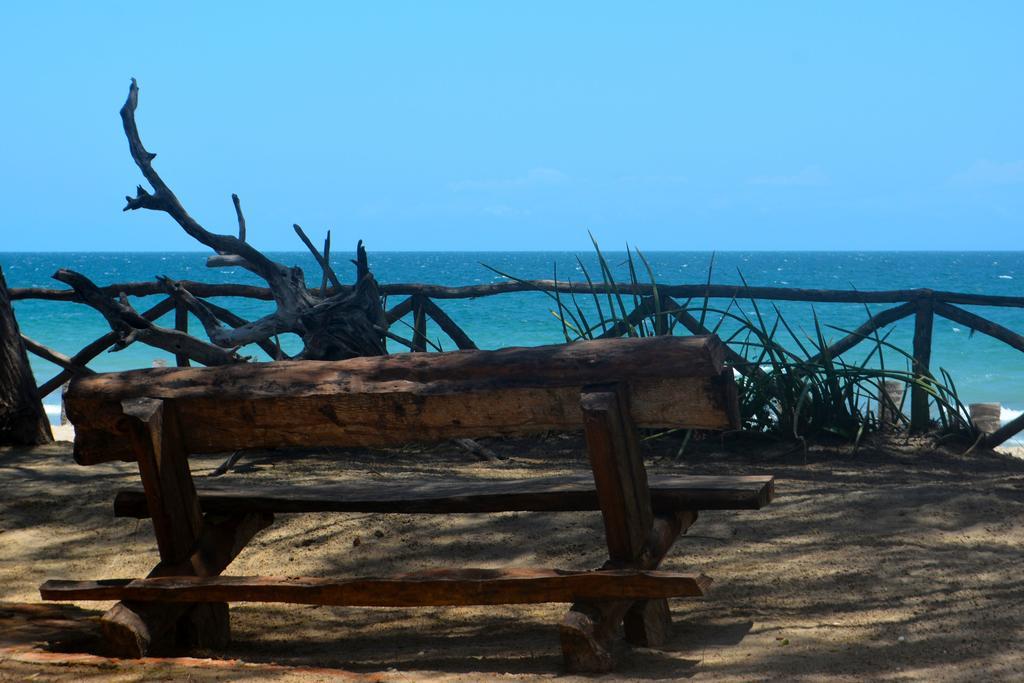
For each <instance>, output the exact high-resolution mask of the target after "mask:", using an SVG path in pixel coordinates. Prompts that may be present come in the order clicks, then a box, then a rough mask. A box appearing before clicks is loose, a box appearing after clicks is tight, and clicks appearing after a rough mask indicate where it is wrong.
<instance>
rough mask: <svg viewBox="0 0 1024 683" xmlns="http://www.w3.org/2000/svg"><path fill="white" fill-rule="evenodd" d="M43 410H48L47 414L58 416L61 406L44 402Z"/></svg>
mask: <svg viewBox="0 0 1024 683" xmlns="http://www.w3.org/2000/svg"><path fill="white" fill-rule="evenodd" d="M43 410H45V411H46V414H47V415H56V416H57V417H60V406H59V405H57V406H55V405H51V404H49V403H44V404H43Z"/></svg>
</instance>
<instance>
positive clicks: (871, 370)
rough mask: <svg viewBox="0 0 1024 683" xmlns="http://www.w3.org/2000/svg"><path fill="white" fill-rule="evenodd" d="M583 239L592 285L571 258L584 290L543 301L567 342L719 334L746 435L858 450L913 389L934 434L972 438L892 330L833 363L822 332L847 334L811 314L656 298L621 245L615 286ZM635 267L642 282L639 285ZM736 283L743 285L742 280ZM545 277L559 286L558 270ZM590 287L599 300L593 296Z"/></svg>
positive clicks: (899, 411) (638, 260)
mask: <svg viewBox="0 0 1024 683" xmlns="http://www.w3.org/2000/svg"><path fill="white" fill-rule="evenodd" d="M591 240H593V243H594V251H595V253H596V257H597V262H598V266H599V270H600V272H599V274H598V277H597V278H596V279H595V278H593V277H592V276H591V273H590V271H589V270H588V269H587V267H586V266H585V265H584V263H583V261H582V260H581V259H580V258H579V257H577V264H578V265H579V269H580V272H581V273H582V274H583V277H584V279H585V281H586V284H587V288H586V290H585V291H576V290H575V289H574V288H573V287H572V286H571V283H567V287H568V289H569V295H568V296H565V295H563V294H562V293H560V292H558V291H555V292H545V293H546V294H547V295H548V296H549V297H550V298H551V300H552V303H553V305H554V308H553V309H552V314H553V315H554V317H555V318H557V320H558V321H559V323H560V325H561V328H562V334H563V336H564V338H565V341H566V342H571V341H576V340H580V339H600V338H607V337H622V336H626V337H648V336H653V335H671V334H718V335H719V336H720V337H721V338H722V340H723V341H724V342H725V343H726V345H727V346H728V348H729V349H730V352H729V354H728V355H729V359H728V364H729V365H730V366H731V367H732V368H733V370H734V371H735V374H736V378H737V384H738V388H739V396H740V414H741V419H742V426H743V429H744V430H747V431H752V432H759V433H764V434H769V435H773V436H776V437H780V438H785V439H797V440H803V439H805V438H807V437H813V436H818V435H824V434H832V435H836V436H839V437H842V438H845V439H849V440H851V441H853V442H854V443H857V442H859V441H860V439H861V437H862V436H863V435H864V434H865V433H868V432H871V431H875V430H877V429H879V428H880V427H882V426H883V425H882V420H881V417H880V416H881V414H882V413H883V412H884V413H885V414H887V415H891V416H894V419H895V421H896V422H897V423H898V424H902V425H907V424H908V422H909V420H908V419H907V417H906V416H905V415H904V412H903V405H902V403H905V402H907V401H908V399H906V397H907V396H908V395H909V394H910V390H911V388H912V387H919V388H921V389H923V390H924V391H925V392H926V393H927V394H928V396H929V401H930V407H931V411H932V415H933V416H935V417H936V418H937V420H936V425H935V426H938V427H939V428H940V429H941V430H942V431H944V432H955V433H960V434H963V435H964V436H967V437H974V436H976V431H975V428H974V427H973V425H972V424H971V420H970V417H969V412H968V410H967V407H966V406H965V405H964V403H963V402H962V401H961V400H960V398H959V396H958V395H957V391H956V386H955V384H954V383H953V379H952V377H950V376H949V373H947V372H946V371H945V370H944V369H942V370H940V375H939V377H935V376H932V375H921V374H917V373H914V372H912V371H911V368H912V367H913V358H912V356H911V354H909V353H907V352H906V351H905V350H903V349H901V348H899V347H897V346H895V345H893V344H892V343H891V342H889V340H888V337H889V335H890V334H891V332H892V329H891V327H890V329H889V330H888V331H887V332H886V333H884V334H881V333H880V332H879V331H878V330H876V331H874V332H873V333H871V334H869V335H865V339H864V340H863V341H862V342H861V344H866V345H868V347H869V348H868V353H867V354H866V356H865V357H863V358H862V360H860V361H859V362H856V363H853V362H847V361H845V360H844V359H843V358H842V357H840V356H835V357H833V355H832V353H831V352H830V348H829V347H830V345H829V342H828V340H827V338H826V330H831V331H836V332H840V333H842V334H843V335H844V336H845V335H849V334H852V332H850V331H849V330H845V329H842V328H839V327H835V326H830V325H824V324H823V323H822V322H821V321H820V320H819V318H818V315H817V312H816V311H813V309H812V311H813V328H812V329H811V330H810V331H809V332H808V331H806V330H802V329H801V330H797V329H795V328H794V327H793V326H792V325H790V323H789V321H787V320H786V318H785V316H783V314H782V312H781V311H780V310H779V308H778V307H777V306H775V305H774V303H773V304H772V306H771V308H772V311H771V313H770V314H766V313H765V312H763V311H762V310H761V306H759V304H758V302H757V300H755V299H751V300H750V304H751V307H752V315H749V314H748V313H746V312H744V311H743V310H742V308H741V307H740V306H739V305H737V300H736V299H735V298H734V299H732V300H730V301H729V302H728V303H727V305H725V306H724V307H715V306H713V305H712V301H711V298H710V297H709V296H707V295H705V296H704V297H702V298H700V299H699V300H698V301H696V302H694V301H693V300H692V299H687V300H686V301H684V302H677V301H674V300H673V299H671V298H670V297H667V296H664V295H663V294H662V292H661V291H659V285H658V282H657V279H656V277H655V274H654V270H653V269H652V268H651V265H650V263H649V262H648V261H647V259H646V258H645V257H644V255H643V254H642V253H641V252H640V250H639V249H635V248H634V249H630V247H629V246H628V245H627V247H626V260H625V262H624V264H623V265H625V266H626V267H627V270H628V274H629V280H628V282H624V283H620V282H617V281H616V280H615V278H614V276H613V269H612V267H611V265H610V264H609V262H608V260H607V258H606V257H605V255H604V253H603V252H602V251H601V248H600V246H599V245H598V243H597V241H596V240H594V239H593V236H591ZM638 264H639V265H640V266H642V268H643V271H644V273H645V274H646V280H641V277H640V275H639V274H638V270H639V269H638V268H637V265H638ZM713 268H714V255H712V257H711V263H710V264H709V267H708V277H707V285H709V286H710V284H711V275H712V271H713ZM491 270H493V271H494V272H496V273H498V274H499V275H502V276H503V277H506V278H509V279H511V280H515V281H518V282H526V281H525V280H522V279H520V278H517V277H515V276H512V275H509V274H507V273H503V272H501V271H498V270H495V269H493V268H491ZM740 278H741V280H742V281H743V284H744V285H746V284H747V283H746V280H745V279H743V275H742V273H741V274H740ZM554 279H555V281H556V282H557V281H558V273H557V271H556V272H555V274H554ZM595 285H597V287H599V288H601V289H602V290H603V293H598V292H597V291H596V290H595ZM641 285H644V286H643V287H641ZM647 285H649V290H650V293H649V294H648V293H646V292H645V293H643V294H641V291H642V290H646V289H648V287H647ZM865 309H866V310H867V307H866V306H865ZM870 315H871V313H870V310H868V316H869V317H870ZM783 341H785V344H786V346H784V345H783ZM787 346H789V347H791V348H787ZM886 354H888V357H889V360H890V361H891V360H892V359H893V357H895V358H896V362H895V363H893V362H889V363H887V362H886V360H887V359H886ZM886 381H897V382H902V383H904V384H905V385H906V390H905V391H904V401H902V402H901V405H896V404H894V403H893V401H892V399H890V398H889V396H888V394H887V393H886V392H885V391H884V390H883V389H884V387H883V384H884V383H885V382H886ZM883 405H884V408H885V410H883V409H882V408H883Z"/></svg>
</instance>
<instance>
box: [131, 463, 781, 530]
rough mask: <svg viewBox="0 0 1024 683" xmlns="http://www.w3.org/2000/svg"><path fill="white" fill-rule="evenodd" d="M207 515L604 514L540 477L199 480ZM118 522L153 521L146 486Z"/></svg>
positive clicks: (762, 490)
mask: <svg viewBox="0 0 1024 683" xmlns="http://www.w3.org/2000/svg"><path fill="white" fill-rule="evenodd" d="M197 488H198V490H199V502H200V505H201V506H202V509H203V511H204V512H207V513H213V514H237V513H242V512H271V513H308V512H382V513H424V514H442V513H453V512H466V513H471V512H514V511H518V512H572V511H587V510H599V509H600V506H599V504H598V499H597V491H596V489H595V486H594V478H593V475H591V474H589V473H586V474H579V475H567V476H559V477H538V478H536V479H526V480H519V479H516V480H488V481H480V482H459V483H452V482H440V481H423V480H420V481H404V482H395V483H393V484H390V483H389V484H382V483H376V482H375V483H373V484H360V485H358V486H352V485H342V484H332V485H318V486H280V485H264V484H260V483H256V482H252V481H251V480H246V481H245V482H244V486H232V485H230V484H221V483H219V482H218V483H206V482H197ZM649 488H650V492H651V504H652V507H653V508H654V511H655V512H674V511H677V510H757V509H760V508H762V507H764V506H765V505H767V504H768V503H769V502H771V499H772V497H773V495H774V478H773V477H770V476H683V475H679V476H676V475H671V476H666V475H652V476H651V477H650V482H649ZM114 514H115V515H116V516H118V517H133V518H138V519H142V518H145V517H148V516H149V511H148V508H147V506H146V497H145V495H144V494H143V492H142V490H141V489H129V490H124V491H120V492H119V493H118V494H117V498H116V499H115V501H114Z"/></svg>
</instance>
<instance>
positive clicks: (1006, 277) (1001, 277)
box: [999, 275, 1013, 280]
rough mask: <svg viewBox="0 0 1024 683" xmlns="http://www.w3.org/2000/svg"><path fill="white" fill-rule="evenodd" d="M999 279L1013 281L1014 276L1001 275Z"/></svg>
mask: <svg viewBox="0 0 1024 683" xmlns="http://www.w3.org/2000/svg"><path fill="white" fill-rule="evenodd" d="M999 279H1000V280H1012V279H1013V276H1012V275H1000V276H999Z"/></svg>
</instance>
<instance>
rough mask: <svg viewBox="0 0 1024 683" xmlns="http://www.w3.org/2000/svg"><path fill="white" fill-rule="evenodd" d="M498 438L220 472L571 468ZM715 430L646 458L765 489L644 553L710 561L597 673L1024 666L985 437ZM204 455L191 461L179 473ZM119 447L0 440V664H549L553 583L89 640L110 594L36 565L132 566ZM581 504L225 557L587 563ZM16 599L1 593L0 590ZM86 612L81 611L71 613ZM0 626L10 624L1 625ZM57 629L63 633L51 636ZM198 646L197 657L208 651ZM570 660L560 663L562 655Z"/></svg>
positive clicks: (73, 671) (402, 673) (112, 572)
mask: <svg viewBox="0 0 1024 683" xmlns="http://www.w3.org/2000/svg"><path fill="white" fill-rule="evenodd" d="M486 443H487V444H488V445H489V446H490V447H492V448H494V449H495V450H497V451H499V452H502V453H505V454H508V455H510V456H512V459H511V460H510V461H508V462H503V463H499V464H490V463H478V462H474V461H472V460H471V458H470V456H468V455H466V454H465V453H462V452H460V451H458V450H457V449H456V448H454V447H447V446H445V447H439V448H435V449H431V450H427V451H419V450H397V451H390V452H387V453H379V452H378V453H361V452H349V451H344V452H334V453H329V454H318V455H312V456H309V457H306V458H301V459H300V458H296V457H292V456H280V455H279V456H276V457H269V456H248V457H246V458H243V459H242V461H241V463H240V465H239V467H238V468H237V470H236V471H234V472H232V473H230V474H228V475H226V480H229V481H231V480H233V481H238V482H244V481H247V480H257V479H258V480H272V481H278V482H280V481H289V482H294V483H295V484H300V483H304V482H312V481H316V480H323V479H330V480H334V481H343V480H350V481H378V480H384V479H388V478H391V479H398V480H401V479H402V478H407V477H424V476H427V477H435V478H437V479H444V480H452V479H467V480H468V479H476V478H483V477H503V478H505V477H519V476H528V475H550V474H557V473H564V472H569V471H580V470H585V469H586V461H585V456H584V455H583V451H582V447H581V446H582V445H581V443H580V440H579V438H578V437H576V436H569V435H552V436H551V437H549V438H547V439H546V440H543V441H542V442H540V443H538V442H525V441H516V440H488V441H487V442H486ZM727 446H728V447H723V446H721V445H720V444H719V442H718V441H717V440H714V441H708V442H704V443H701V444H697V447H698V448H697V450H696V451H694V452H692V453H691V454H688V455H687V456H686V457H685V459H684V462H683V463H681V464H672V463H670V462H668V459H667V458H666V457H664V456H665V454H666V453H668V452H671V451H672V450H673V448H674V445H673V444H668V443H665V444H662V445H659V446H657V447H656V448H658V449H662V450H656V451H655V453H653V454H652V458H653V462H652V465H651V469H652V470H653V471H675V472H679V471H685V472H690V473H709V474H715V473H746V474H759V473H774V474H775V475H776V476H777V499H776V501H775V502H774V503H773V504H772V505H770V506H769V507H767V508H765V509H764V510H760V511H739V512H707V513H703V514H702V515H701V519H700V520H698V522H697V524H696V525H694V527H693V528H692V529H691V530H690V533H689V534H688V535H687V536H685V537H683V538H682V539H680V541H679V542H678V543H677V545H676V547H675V548H674V551H673V552H672V553H671V554H670V556H669V558H668V560H667V561H666V562H665V564H664V565H663V568H665V569H670V570H679V571H701V572H704V573H706V574H708V575H709V576H711V577H713V578H714V579H715V584H714V586H713V587H712V590H711V593H710V594H709V595H708V596H707V597H706V598H703V599H681V600H673V601H671V605H672V611H673V618H674V621H675V632H674V635H673V637H672V639H671V641H670V642H669V643H668V645H667V646H666V647H665V648H664V649H661V650H649V649H633V650H630V649H627V648H622V651H621V652H620V663H619V666H618V669H617V672H616V674H614V675H613V676H612V677H611V678H612V679H615V680H620V679H621V680H633V679H643V680H677V679H681V678H687V679H692V680H695V681H749V680H764V679H777V680H787V681H792V680H821V679H824V678H829V679H830V680H836V681H859V680H864V679H871V680H923V681H962V680H966V679H977V680H986V681H988V680H1021V679H1022V678H1024V648H1021V641H1022V638H1024V610H1021V608H1020V607H1021V605H1022V604H1024V575H1022V572H1021V567H1022V566H1024V461H1022V460H1019V459H1014V458H1010V457H1007V456H1005V455H1000V454H994V453H991V452H976V453H973V454H971V455H970V456H968V457H966V458H964V457H960V456H958V455H957V454H955V453H954V452H946V451H935V450H926V451H925V452H915V451H913V450H912V449H911V448H910V447H909V446H907V447H905V448H904V447H901V446H900V444H890V445H888V446H886V447H885V448H862V449H861V450H860V451H859V452H857V453H852V452H851V449H850V447H849V446H846V445H841V446H836V447H830V448H826V447H815V448H812V449H811V450H810V452H809V453H808V454H807V455H806V456H805V455H804V454H803V453H802V452H798V451H797V452H794V451H792V450H789V449H784V448H783V447H780V446H773V447H765V446H756V447H755V446H753V445H751V444H749V443H745V444H744V443H732V444H728V443H727ZM221 459H222V458H220V457H200V458H196V459H194V461H193V469H194V471H195V473H196V476H197V478H199V477H202V476H204V475H205V474H207V473H208V472H210V471H211V470H212V469H213V468H214V467H215V466H216V465H217V464H219V463H220V461H221ZM137 479H138V476H137V472H136V471H135V469H134V466H133V465H131V464H124V463H115V464H108V465H99V466H94V467H78V466H76V465H74V464H73V462H72V461H71V457H70V449H69V444H66V443H64V444H55V445H52V446H47V447H43V448H37V449H23V450H0V486H2V490H3V492H4V495H3V496H2V498H0V547H2V548H3V553H2V554H0V602H2V603H3V604H2V605H0V621H5V622H6V623H7V624H8V627H9V628H6V629H5V628H4V627H3V624H2V623H0V679H8V678H10V679H22V678H24V677H27V676H30V675H33V674H39V675H40V678H42V679H45V680H54V679H61V680H64V679H66V680H80V679H83V678H97V679H117V680H138V679H141V678H144V677H145V678H160V679H183V678H186V677H191V678H192V679H202V680H207V679H210V680H213V679H217V680H225V679H230V680H256V679H259V680H264V679H267V678H274V679H285V680H333V679H340V680H427V679H437V678H441V679H444V680H464V681H478V680H494V679H499V680H540V679H547V678H551V677H554V676H556V675H558V674H559V673H560V671H561V659H560V654H559V647H558V632H557V626H556V625H557V623H558V621H559V619H560V617H561V615H562V614H563V613H564V611H565V606H564V605H532V606H531V605H525V606H507V607H484V608H429V609H356V608H332V607H308V606H293V605H260V604H248V603H243V604H239V605H236V606H233V607H232V629H233V635H234V641H233V643H232V644H231V646H230V647H229V648H228V649H227V650H225V651H223V652H219V653H216V654H212V653H198V654H193V656H192V658H184V659H180V658H179V659H149V660H144V661H142V662H125V661H122V662H118V661H113V660H108V659H105V658H102V657H97V656H95V655H94V654H89V653H90V652H93V653H94V652H95V651H96V648H97V644H96V642H95V640H94V638H95V623H94V622H93V621H92V620H91V618H92V617H94V616H95V615H97V614H99V613H100V612H99V610H102V609H104V608H106V607H107V606H108V605H107V604H98V603H80V604H79V605H77V607H54V608H44V607H39V605H40V600H39V595H38V585H39V584H40V583H41V582H42V581H44V580H46V579H48V578H67V579H96V578H113V577H130V576H143V575H145V574H146V573H147V572H148V570H149V569H150V568H151V567H152V565H153V564H154V563H155V559H156V550H155V544H154V540H153V536H152V532H151V529H150V526H149V523H148V522H147V521H141V522H137V521H134V520H127V519H114V518H113V516H112V512H111V509H112V507H111V504H112V500H113V496H114V492H115V491H116V490H117V489H119V488H122V487H126V486H133V485H137V483H138V482H137ZM602 547H603V539H602V535H601V521H600V515H598V514H596V513H589V514H584V513H572V514H554V515H542V514H526V513H521V514H512V513H508V514H498V515H461V516H450V517H443V518H442V517H434V516H413V515H406V516H402V515H373V514H358V515H357V514H350V515H345V514H333V515H279V516H278V519H277V522H276V523H275V524H274V526H272V527H270V528H269V529H267V530H265V531H264V532H262V533H261V534H260V535H259V536H257V538H256V539H255V540H254V542H253V543H252V544H251V545H250V546H249V547H248V548H246V549H245V551H243V553H242V554H241V555H240V556H239V558H238V559H237V560H236V561H235V562H234V564H233V565H232V566H231V568H230V573H231V574H236V575H246V574H268V575H269V574H278V575H288V576H299V575H311V576H331V575H335V576H343V575H348V576H355V575H372V574H388V573H394V572H399V571H404V570H413V569H417V568H423V567H456V566H483V567H488V566H491V567H494V566H503V565H514V564H519V565H539V566H555V567H565V568H592V567H596V566H599V565H600V564H601V563H602V561H603V560H604V559H605V558H604V552H603V550H602ZM14 604H20V605H28V606H21V607H14V606H12V605H14ZM82 610H86V611H82ZM11 624H14V625H16V626H17V627H16V628H14V627H10V626H11ZM61 641H63V642H61ZM210 657H214V658H215V659H212V660H211V659H208V658H210ZM565 680H573V677H568V678H566V679H565Z"/></svg>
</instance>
